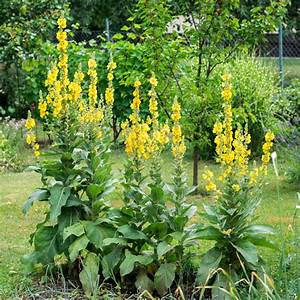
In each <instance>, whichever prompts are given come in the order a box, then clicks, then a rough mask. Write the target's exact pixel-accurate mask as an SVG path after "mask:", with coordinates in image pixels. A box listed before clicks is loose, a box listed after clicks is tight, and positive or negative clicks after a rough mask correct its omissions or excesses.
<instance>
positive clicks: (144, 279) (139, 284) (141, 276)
mask: <svg viewBox="0 0 300 300" xmlns="http://www.w3.org/2000/svg"><path fill="white" fill-rule="evenodd" d="M135 287H136V288H137V290H138V291H140V292H143V291H148V292H150V293H151V292H152V291H153V289H154V283H153V281H152V280H151V279H150V278H149V277H148V276H147V274H146V272H145V271H144V270H140V271H139V273H138V275H137V278H136V281H135Z"/></svg>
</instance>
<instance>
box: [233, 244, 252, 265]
mask: <svg viewBox="0 0 300 300" xmlns="http://www.w3.org/2000/svg"><path fill="white" fill-rule="evenodd" d="M233 246H234V248H235V249H236V250H237V251H238V252H239V253H240V254H242V256H243V257H244V259H245V260H246V261H247V262H248V263H250V264H253V265H256V264H257V262H258V255H257V251H256V247H255V245H253V244H252V243H251V242H250V241H247V240H240V241H237V242H235V244H233Z"/></svg>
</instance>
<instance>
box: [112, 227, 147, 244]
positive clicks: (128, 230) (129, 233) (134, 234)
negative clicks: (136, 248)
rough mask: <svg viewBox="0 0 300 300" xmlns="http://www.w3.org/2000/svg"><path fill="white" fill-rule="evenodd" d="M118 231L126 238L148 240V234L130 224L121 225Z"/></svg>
mask: <svg viewBox="0 0 300 300" xmlns="http://www.w3.org/2000/svg"><path fill="white" fill-rule="evenodd" d="M118 231H119V232H121V233H122V234H123V236H124V237H125V238H127V239H130V240H147V236H146V235H145V234H144V233H143V232H141V231H138V230H136V229H134V228H132V227H130V226H129V225H123V226H121V227H119V229H118Z"/></svg>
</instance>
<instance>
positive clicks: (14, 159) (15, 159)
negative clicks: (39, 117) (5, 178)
mask: <svg viewBox="0 0 300 300" xmlns="http://www.w3.org/2000/svg"><path fill="white" fill-rule="evenodd" d="M23 125H24V122H23V120H20V121H17V120H15V119H10V118H9V117H6V118H5V119H3V120H2V121H1V123H0V172H2V171H7V170H10V171H21V170H22V168H23V166H24V158H23V156H22V154H21V152H22V151H24V143H23V131H22V127H23Z"/></svg>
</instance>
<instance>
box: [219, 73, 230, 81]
mask: <svg viewBox="0 0 300 300" xmlns="http://www.w3.org/2000/svg"><path fill="white" fill-rule="evenodd" d="M221 78H222V80H223V81H229V80H230V79H231V74H228V73H225V74H223V75H222V77H221Z"/></svg>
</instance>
